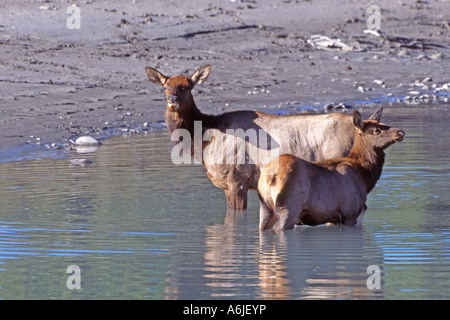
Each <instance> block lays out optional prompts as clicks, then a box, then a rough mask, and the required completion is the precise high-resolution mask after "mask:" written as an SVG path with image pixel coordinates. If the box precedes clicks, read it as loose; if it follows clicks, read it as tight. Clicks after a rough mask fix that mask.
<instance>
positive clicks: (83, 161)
mask: <svg viewBox="0 0 450 320" xmlns="http://www.w3.org/2000/svg"><path fill="white" fill-rule="evenodd" d="M70 163H71V164H72V165H74V166H80V167H84V166H87V165H90V164H92V163H94V162H93V161H91V160H88V159H72V160H70Z"/></svg>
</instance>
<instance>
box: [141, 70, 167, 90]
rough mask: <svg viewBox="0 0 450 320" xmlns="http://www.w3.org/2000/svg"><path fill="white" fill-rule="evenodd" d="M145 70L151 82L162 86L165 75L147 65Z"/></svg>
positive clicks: (164, 82) (165, 78)
mask: <svg viewBox="0 0 450 320" xmlns="http://www.w3.org/2000/svg"><path fill="white" fill-rule="evenodd" d="M145 72H146V73H147V77H148V78H149V79H150V81H151V82H153V83H155V84H159V85H160V86H164V84H166V81H167V77H166V76H165V75H163V74H162V73H161V72H159V71H158V70H156V69H153V68H150V67H147V68H145Z"/></svg>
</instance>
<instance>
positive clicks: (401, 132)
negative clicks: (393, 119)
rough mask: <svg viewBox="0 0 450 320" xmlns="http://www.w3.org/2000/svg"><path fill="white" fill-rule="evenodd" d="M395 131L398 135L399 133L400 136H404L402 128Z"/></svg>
mask: <svg viewBox="0 0 450 320" xmlns="http://www.w3.org/2000/svg"><path fill="white" fill-rule="evenodd" d="M397 133H398V134H399V135H401V136H402V137H405V131H403V130H398V131H397Z"/></svg>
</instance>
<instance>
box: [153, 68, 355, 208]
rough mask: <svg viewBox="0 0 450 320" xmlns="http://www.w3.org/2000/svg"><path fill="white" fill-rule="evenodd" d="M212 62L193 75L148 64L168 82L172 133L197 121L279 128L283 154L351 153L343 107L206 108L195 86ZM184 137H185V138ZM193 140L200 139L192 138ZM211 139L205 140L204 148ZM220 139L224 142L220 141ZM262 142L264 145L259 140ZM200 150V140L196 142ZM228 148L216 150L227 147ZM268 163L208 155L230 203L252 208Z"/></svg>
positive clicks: (223, 128) (205, 125)
mask: <svg viewBox="0 0 450 320" xmlns="http://www.w3.org/2000/svg"><path fill="white" fill-rule="evenodd" d="M210 69H211V67H210V65H204V66H202V67H200V68H199V69H198V70H196V71H195V72H194V73H193V74H192V75H190V76H183V75H177V76H171V77H167V76H165V75H163V74H162V73H161V72H159V71H158V70H156V69H154V68H151V67H146V68H145V71H146V73H147V76H148V78H149V79H150V81H152V82H153V83H155V84H157V85H160V86H163V87H164V92H165V97H166V112H165V121H166V124H167V128H168V131H169V134H170V135H172V134H173V133H174V132H175V130H177V129H185V130H187V131H188V132H189V133H190V134H191V135H194V133H195V132H194V131H195V130H194V124H195V122H196V121H199V122H201V124H202V130H201V131H202V133H205V132H206V131H207V130H209V129H214V130H217V131H220V132H222V133H223V134H226V133H227V131H228V130H230V129H242V130H244V131H245V132H247V131H248V130H255V131H258V130H263V131H264V132H265V133H267V134H269V135H270V132H272V131H274V130H278V135H277V137H276V139H275V143H274V144H273V145H272V146H270V147H269V148H272V149H275V148H278V149H277V150H278V154H284V153H287V154H293V155H296V156H298V157H301V158H303V159H307V160H311V161H314V160H325V159H330V158H333V157H340V156H345V155H347V154H348V152H349V151H350V149H351V146H352V144H353V134H352V133H351V132H352V131H351V130H352V128H353V125H352V117H351V116H350V115H344V114H339V113H333V114H321V115H292V116H276V115H271V114H267V113H263V112H258V111H245V110H239V111H232V112H226V113H223V114H218V115H209V114H204V113H202V112H201V111H200V110H199V109H198V107H197V105H196V104H195V102H194V97H193V95H192V89H193V88H194V87H195V86H196V85H197V84H201V83H203V82H204V81H205V80H206V79H207V78H208V76H209V73H210ZM180 140H181V139H180ZM191 141H192V143H193V142H194V139H192V140H191ZM211 143H212V142H211V141H203V144H202V146H201V148H202V150H205V148H206V147H207V146H208V145H209V146H210V147H212V146H211V145H210V144H211ZM216 145H220V144H216ZM256 147H257V148H258V147H259V146H256ZM192 150H194V143H193V144H192ZM222 151H223V150H216V152H222ZM270 160H271V159H269V160H267V161H265V162H264V163H262V162H259V163H247V164H245V165H242V164H235V165H233V164H215V165H211V164H207V163H205V161H202V163H203V166H204V167H205V168H206V170H207V174H208V177H209V178H210V180H211V182H212V183H213V184H214V185H215V186H216V187H218V188H221V189H223V190H224V191H225V196H226V201H227V207H228V208H230V209H246V208H247V193H248V190H256V189H257V185H258V179H259V174H260V168H261V167H264V166H266V165H267V164H268V163H269V162H270Z"/></svg>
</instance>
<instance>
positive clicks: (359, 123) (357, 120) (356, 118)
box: [353, 110, 364, 130]
mask: <svg viewBox="0 0 450 320" xmlns="http://www.w3.org/2000/svg"><path fill="white" fill-rule="evenodd" d="M353 124H354V125H355V127H356V128H357V129H359V130H362V129H363V127H364V122H363V119H362V116H361V113H359V111H358V110H355V111H353Z"/></svg>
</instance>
